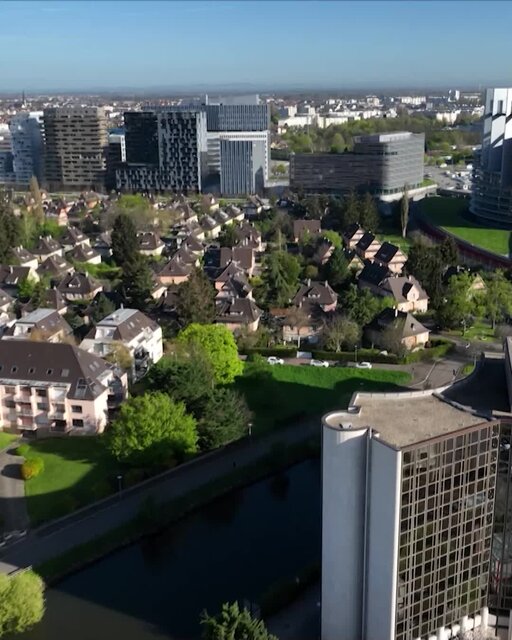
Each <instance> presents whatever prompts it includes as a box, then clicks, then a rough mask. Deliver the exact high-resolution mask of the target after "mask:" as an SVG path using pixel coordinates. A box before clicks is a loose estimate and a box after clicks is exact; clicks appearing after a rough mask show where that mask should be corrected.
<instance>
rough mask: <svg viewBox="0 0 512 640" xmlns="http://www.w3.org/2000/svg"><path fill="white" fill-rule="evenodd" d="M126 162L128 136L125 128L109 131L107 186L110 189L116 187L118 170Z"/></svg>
mask: <svg viewBox="0 0 512 640" xmlns="http://www.w3.org/2000/svg"><path fill="white" fill-rule="evenodd" d="M123 162H126V137H125V134H124V129H117V130H113V131H109V134H108V150H107V173H106V177H105V186H106V188H107V190H108V191H111V190H112V189H115V188H116V171H117V170H118V169H119V168H120V167H121V166H122V164H123Z"/></svg>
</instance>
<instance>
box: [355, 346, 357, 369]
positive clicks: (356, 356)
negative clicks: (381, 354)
mask: <svg viewBox="0 0 512 640" xmlns="http://www.w3.org/2000/svg"><path fill="white" fill-rule="evenodd" d="M354 358H355V360H356V364H357V344H356V346H355V347H354Z"/></svg>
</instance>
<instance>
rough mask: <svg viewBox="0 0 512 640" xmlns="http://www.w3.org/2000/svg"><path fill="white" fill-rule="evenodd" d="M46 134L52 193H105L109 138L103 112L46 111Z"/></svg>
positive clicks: (87, 109)
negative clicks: (91, 190) (75, 190)
mask: <svg viewBox="0 0 512 640" xmlns="http://www.w3.org/2000/svg"><path fill="white" fill-rule="evenodd" d="M43 132H44V142H45V172H46V182H47V184H48V187H49V188H50V189H62V188H70V189H94V190H96V191H102V190H103V189H104V187H105V172H106V161H107V147H108V134H107V121H106V117H105V112H104V110H103V108H101V107H57V108H49V109H45V110H44V114H43Z"/></svg>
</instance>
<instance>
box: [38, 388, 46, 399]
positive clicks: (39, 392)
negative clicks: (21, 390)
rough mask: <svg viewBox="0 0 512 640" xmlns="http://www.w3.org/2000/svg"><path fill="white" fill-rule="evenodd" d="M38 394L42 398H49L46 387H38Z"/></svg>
mask: <svg viewBox="0 0 512 640" xmlns="http://www.w3.org/2000/svg"><path fill="white" fill-rule="evenodd" d="M36 395H37V396H39V397H40V398H47V397H48V392H47V391H46V389H36Z"/></svg>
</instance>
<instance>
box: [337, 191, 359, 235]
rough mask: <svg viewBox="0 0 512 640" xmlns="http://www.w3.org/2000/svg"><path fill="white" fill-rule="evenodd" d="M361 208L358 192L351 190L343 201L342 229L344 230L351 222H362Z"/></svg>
mask: <svg viewBox="0 0 512 640" xmlns="http://www.w3.org/2000/svg"><path fill="white" fill-rule="evenodd" d="M360 217H361V209H360V207H359V200H358V198H357V196H356V194H355V193H354V192H353V191H351V192H350V193H349V194H348V195H347V197H346V198H345V199H344V201H343V215H342V226H341V230H342V231H344V230H345V229H346V228H347V227H349V226H350V225H351V224H354V223H356V222H360Z"/></svg>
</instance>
